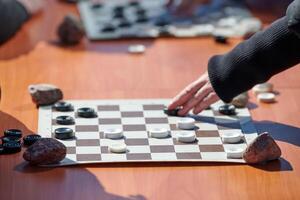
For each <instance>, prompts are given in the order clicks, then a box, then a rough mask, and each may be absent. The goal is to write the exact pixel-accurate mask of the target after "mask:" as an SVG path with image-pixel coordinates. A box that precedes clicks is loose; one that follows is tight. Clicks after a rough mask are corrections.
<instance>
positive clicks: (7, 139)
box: [1, 136, 21, 144]
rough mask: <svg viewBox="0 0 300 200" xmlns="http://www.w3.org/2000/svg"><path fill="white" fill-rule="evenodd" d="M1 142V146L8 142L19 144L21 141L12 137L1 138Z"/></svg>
mask: <svg viewBox="0 0 300 200" xmlns="http://www.w3.org/2000/svg"><path fill="white" fill-rule="evenodd" d="M1 140H2V144H5V143H8V142H15V143H21V139H20V138H19V137H13V136H6V137H2V138H1Z"/></svg>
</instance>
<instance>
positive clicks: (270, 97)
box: [257, 92, 275, 103]
mask: <svg viewBox="0 0 300 200" xmlns="http://www.w3.org/2000/svg"><path fill="white" fill-rule="evenodd" d="M257 99H258V100H259V101H260V102H264V103H273V102H275V94H273V93H270V92H266V93H260V94H258V95H257Z"/></svg>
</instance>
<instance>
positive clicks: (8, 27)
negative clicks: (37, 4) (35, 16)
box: [0, 0, 29, 44]
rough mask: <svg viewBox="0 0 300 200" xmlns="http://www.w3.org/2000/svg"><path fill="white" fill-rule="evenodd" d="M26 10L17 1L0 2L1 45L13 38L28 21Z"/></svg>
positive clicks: (2, 0)
mask: <svg viewBox="0 0 300 200" xmlns="http://www.w3.org/2000/svg"><path fill="white" fill-rule="evenodd" d="M28 17H29V15H28V13H27V11H26V9H25V8H24V7H23V6H22V5H21V4H20V3H18V2H17V1H15V0H0V44H1V43H3V42H5V41H6V40H8V39H9V38H10V37H11V36H13V35H14V34H15V33H16V32H17V31H18V29H19V28H20V27H21V25H22V24H23V23H24V22H25V21H26V20H27V19H28Z"/></svg>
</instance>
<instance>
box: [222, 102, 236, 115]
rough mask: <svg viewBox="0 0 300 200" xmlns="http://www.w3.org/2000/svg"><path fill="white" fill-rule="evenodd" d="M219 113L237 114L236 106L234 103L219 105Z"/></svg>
mask: <svg viewBox="0 0 300 200" xmlns="http://www.w3.org/2000/svg"><path fill="white" fill-rule="evenodd" d="M219 113H221V114H223V115H235V114H236V112H235V106H234V105H232V104H225V105H223V106H220V107H219Z"/></svg>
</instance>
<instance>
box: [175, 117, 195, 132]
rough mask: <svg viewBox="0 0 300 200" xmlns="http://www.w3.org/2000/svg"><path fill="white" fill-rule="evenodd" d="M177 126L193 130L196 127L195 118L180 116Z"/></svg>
mask: <svg viewBox="0 0 300 200" xmlns="http://www.w3.org/2000/svg"><path fill="white" fill-rule="evenodd" d="M177 127H178V128H180V129H183V130H191V129H194V128H195V119H193V118H190V117H184V118H180V119H179V120H178V121H177Z"/></svg>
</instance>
